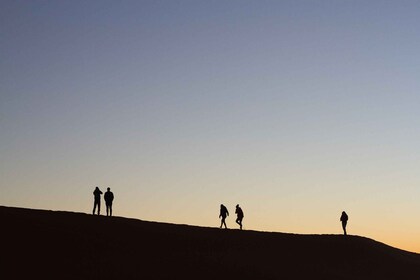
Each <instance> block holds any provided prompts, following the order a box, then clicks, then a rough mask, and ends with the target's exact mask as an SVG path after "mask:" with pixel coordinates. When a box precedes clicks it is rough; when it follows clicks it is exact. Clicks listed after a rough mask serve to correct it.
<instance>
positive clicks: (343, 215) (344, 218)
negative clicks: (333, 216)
mask: <svg viewBox="0 0 420 280" xmlns="http://www.w3.org/2000/svg"><path fill="white" fill-rule="evenodd" d="M348 220H349V216H347V214H346V212H345V211H343V212H342V213H341V217H340V221H341V225H342V227H343V230H344V235H347V230H346V227H347V221H348Z"/></svg>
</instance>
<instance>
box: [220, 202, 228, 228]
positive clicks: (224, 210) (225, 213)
mask: <svg viewBox="0 0 420 280" xmlns="http://www.w3.org/2000/svg"><path fill="white" fill-rule="evenodd" d="M227 216H229V211H228V210H227V208H226V206H224V205H223V204H220V215H219V218H222V222H221V224H220V228H222V226H223V225H225V228H227V226H226V217H227Z"/></svg>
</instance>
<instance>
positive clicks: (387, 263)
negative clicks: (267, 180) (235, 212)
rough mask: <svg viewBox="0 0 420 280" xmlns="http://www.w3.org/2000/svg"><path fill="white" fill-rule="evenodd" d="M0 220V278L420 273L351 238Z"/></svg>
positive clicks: (417, 258)
mask: <svg viewBox="0 0 420 280" xmlns="http://www.w3.org/2000/svg"><path fill="white" fill-rule="evenodd" d="M0 218H1V222H2V227H1V234H0V236H1V241H2V250H1V252H2V253H1V262H0V265H1V269H0V273H1V274H2V275H4V276H5V278H3V277H1V278H2V279H357V280H361V279H369V280H372V279H381V280H384V279H415V278H416V277H418V276H419V275H420V255H418V254H414V253H410V252H407V251H403V250H399V249H396V248H392V247H390V246H387V245H385V244H382V243H379V242H376V241H374V240H371V239H368V238H364V237H358V236H347V237H344V236H342V235H298V234H285V233H270V232H257V231H245V230H244V231H240V230H221V229H218V228H205V227H196V226H187V225H174V224H165V223H157V222H146V221H141V220H136V219H127V218H121V217H112V218H109V217H105V216H93V215H89V214H83V213H72V212H57V211H47V210H33V209H23V208H13V207H3V206H0ZM216 218H217V217H216ZM413 277H414V278H413Z"/></svg>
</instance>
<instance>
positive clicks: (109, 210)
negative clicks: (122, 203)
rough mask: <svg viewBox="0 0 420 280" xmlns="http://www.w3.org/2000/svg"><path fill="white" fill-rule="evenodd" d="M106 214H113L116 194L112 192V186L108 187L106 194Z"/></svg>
mask: <svg viewBox="0 0 420 280" xmlns="http://www.w3.org/2000/svg"><path fill="white" fill-rule="evenodd" d="M104 199H105V205H106V215H107V216H112V201H114V194H113V193H112V192H111V188H107V189H106V192H105V194H104Z"/></svg>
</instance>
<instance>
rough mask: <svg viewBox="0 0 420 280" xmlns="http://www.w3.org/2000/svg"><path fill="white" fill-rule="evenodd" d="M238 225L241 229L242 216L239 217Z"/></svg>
mask: <svg viewBox="0 0 420 280" xmlns="http://www.w3.org/2000/svg"><path fill="white" fill-rule="evenodd" d="M239 226H240V228H241V229H242V218H240V219H239Z"/></svg>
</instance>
